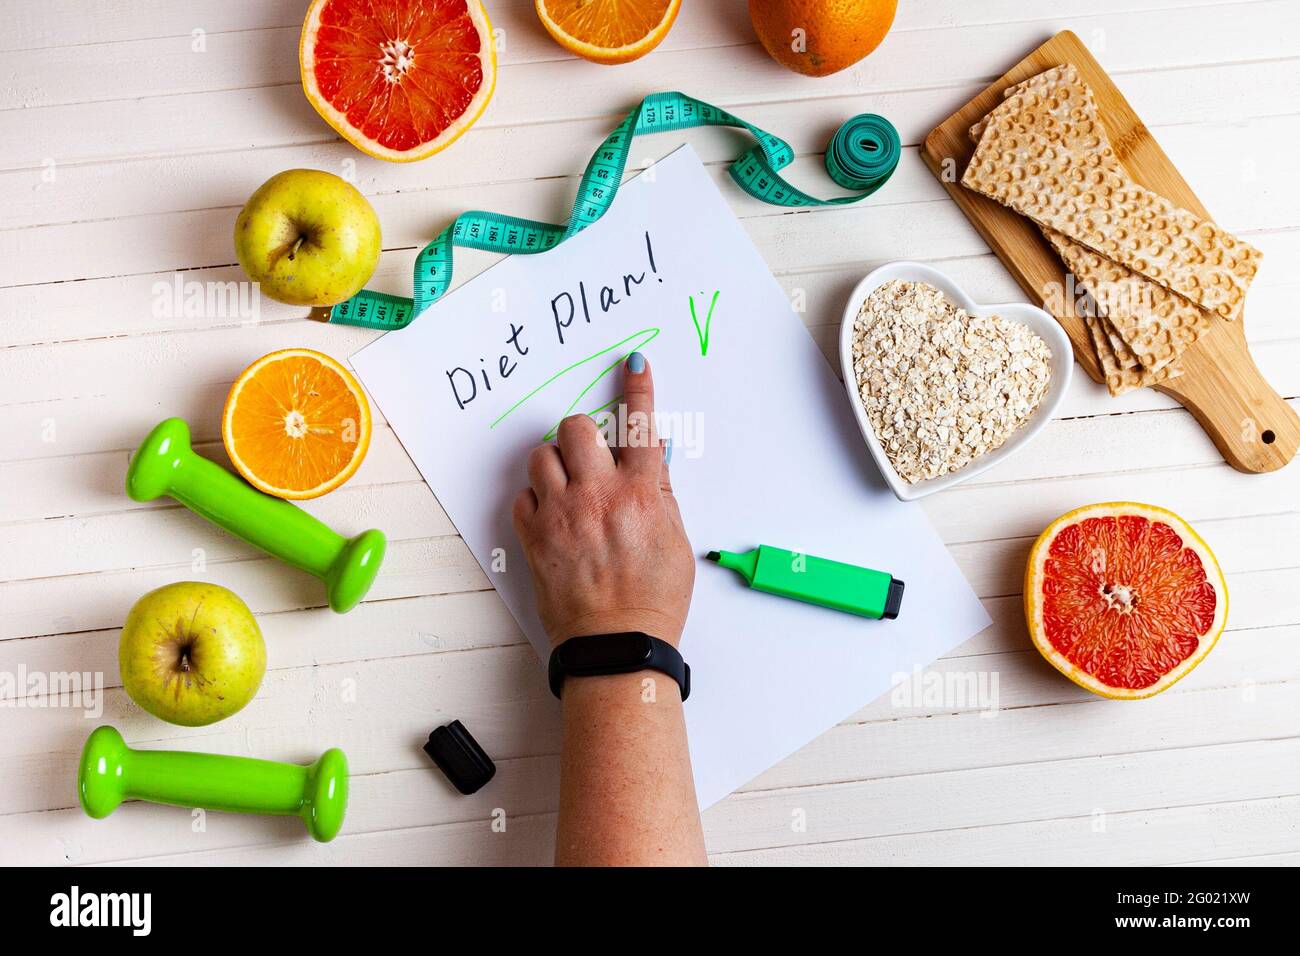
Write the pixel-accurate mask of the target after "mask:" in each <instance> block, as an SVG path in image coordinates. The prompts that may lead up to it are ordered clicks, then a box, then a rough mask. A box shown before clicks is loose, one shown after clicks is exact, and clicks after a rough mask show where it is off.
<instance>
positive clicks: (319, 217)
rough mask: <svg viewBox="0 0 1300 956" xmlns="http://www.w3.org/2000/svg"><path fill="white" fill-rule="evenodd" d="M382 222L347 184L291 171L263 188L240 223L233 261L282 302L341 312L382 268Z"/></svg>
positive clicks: (237, 222) (312, 173) (330, 176)
mask: <svg viewBox="0 0 1300 956" xmlns="http://www.w3.org/2000/svg"><path fill="white" fill-rule="evenodd" d="M379 246H380V242H379V217H378V216H376V215H375V210H374V209H373V208H371V205H370V203H369V202H367V201H366V197H365V196H363V195H361V193H359V192H357V190H356V189H355V188H354V187H353V186H352V185H351V184H350V183H348V182H347V181H346V180H343V179H340V178H339V177H338V176H335V175H334V174H333V173H325V172H321V171H320V170H319V169H288V170H285V171H284V172H282V173H276V174H275V175H274V176H272V177H271V178H270V179H268V180H267V181H266V182H264V183H262V185H261V186H260V187H258V190H257V192H255V193H253V195H252V196H251V197H249V200H248V202H247V203H245V204H244V209H243V211H242V212H240V214H239V218H238V219H236V220H235V255H236V256H238V257H239V264H240V265H241V266H243V267H244V271H245V272H247V273H248V276H249V278H250V279H252V280H253V281H254V282H257V283H259V284H260V286H261V288H262V291H263V292H265V293H266V294H267V295H269V296H270V297H271V298H272V299H275V300H276V301H277V302H287V303H288V304H289V305H314V306H329V305H337V304H338V303H340V302H342V301H344V300H345V299H350V298H352V296H353V295H355V294H356V293H357V292H359V291H361V287H362V286H363V285H365V284H366V280H367V279H369V278H370V276H371V275H372V274H374V271H375V265H376V264H377V263H378V262H379Z"/></svg>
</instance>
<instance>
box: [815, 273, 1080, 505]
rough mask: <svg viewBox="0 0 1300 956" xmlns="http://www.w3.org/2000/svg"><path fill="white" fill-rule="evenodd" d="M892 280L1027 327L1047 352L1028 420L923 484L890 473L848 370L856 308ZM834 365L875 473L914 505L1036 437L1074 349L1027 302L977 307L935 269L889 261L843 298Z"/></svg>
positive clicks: (1061, 390)
mask: <svg viewBox="0 0 1300 956" xmlns="http://www.w3.org/2000/svg"><path fill="white" fill-rule="evenodd" d="M894 279H904V280H906V281H908V282H925V283H928V284H930V285H932V286H934V287H935V288H936V289H938V290H939V291H941V292H942V293H943V294H944V295H945V296H946V297H947V299H948V301H949V302H951V303H952V304H953V305H956V306H959V307H961V308H963V309H965V310H966V311H967V312H968V313H970V314H971V315H979V316H987V315H1000V316H1002V317H1003V318H1004V319H1010V320H1012V321H1015V322H1020V323H1022V324H1023V325H1027V326H1028V327H1029V328H1031V329H1033V330H1034V331H1035V332H1037V333H1038V334H1039V335H1040V336H1041V337H1042V339H1043V341H1044V342H1046V343H1047V347H1048V348H1049V349H1050V350H1051V353H1052V358H1051V374H1052V381H1051V384H1050V385H1049V386H1048V389H1047V394H1046V395H1044V396H1043V400H1042V401H1041V402H1039V404H1038V407H1037V408H1036V409H1034V413H1033V414H1032V415H1031V416H1029V420H1028V421H1026V422H1025V423H1024V424H1023V425H1021V426H1020V427H1019V428H1017V429H1016V430H1015V431H1014V432H1013V433H1012V434H1011V436H1010V437H1008V438H1007V440H1006V441H1005V442H1003V443H1002V444H1001V445H1000V446H999V447H997V448H995V449H994V450H993V451H991V452H987V453H985V454H983V455H980V456H979V457H978V458H976V459H975V460H974V461H972V462H971V463H970V464H968V465H966V467H964V468H961V469H959V470H958V471H954V472H952V473H950V474H947V475H943V476H941V477H939V478H930V479H927V480H926V481H917V482H908V481H905V480H903V478H902V476H900V475H899V474H898V472H896V471H895V470H894V466H893V465H892V464H890V462H889V456H888V455H887V454H885V449H884V448H883V447H881V444H880V441H879V439H877V438H876V433H875V430H874V429H873V428H872V427H871V422H870V420H868V418H867V410H866V407H865V406H864V405H863V404H862V399H861V398H860V397H859V395H858V377H857V375H856V373H855V372H854V371H853V325H854V323H855V322H856V321H857V318H858V312H859V311H860V310H861V309H862V303H864V302H865V301H867V298H868V297H869V296H870V295H871V293H873V292H875V291H876V289H878V288H879V287H880V286H882V285H884V284H885V283H886V282H890V281H892V280H894ZM840 367H841V368H842V369H843V371H844V388H845V391H847V392H848V395H849V404H850V405H852V406H853V414H854V416H855V417H856V418H857V420H858V427H859V428H860V429H862V437H863V439H865V440H866V443H867V448H869V449H870V450H871V456H872V457H873V458H874V459H875V460H876V466H877V467H878V468H879V469H880V473H881V474H882V475H884V476H885V481H887V482H888V483H889V487H890V490H892V491H893V492H894V494H895V495H897V496H898V498H899V500H900V501H915V500H916V499H918V498H924V497H925V496H926V495H932V494H934V493H935V492H936V491H943V490H944V489H945V488H951V487H952V486H953V485H956V484H958V483H960V482H962V481H965V480H966V479H967V478H970V477H971V476H973V475H978V474H979V473H980V472H982V471H987V470H988V469H990V468H993V467H994V466H996V465H997V464H999V463H1000V462H1003V461H1006V460H1007V458H1009V457H1011V456H1012V455H1014V454H1015V453H1016V452H1017V451H1018V450H1020V449H1021V448H1023V447H1024V446H1025V444H1026V443H1027V442H1028V441H1029V440H1030V439H1032V438H1033V437H1034V436H1035V435H1036V434H1038V432H1039V431H1040V430H1041V429H1042V427H1043V426H1044V425H1046V424H1047V423H1048V422H1049V421H1051V419H1052V415H1053V414H1054V413H1055V412H1056V407H1057V406H1058V405H1060V404H1061V399H1062V398H1064V397H1065V390H1066V389H1067V388H1068V387H1069V385H1070V372H1071V370H1072V369H1073V367H1074V350H1073V348H1072V347H1071V345H1070V337H1069V336H1068V335H1066V334H1065V330H1064V329H1062V328H1061V325H1060V323H1059V322H1057V321H1056V319H1054V318H1052V316H1050V315H1048V314H1047V313H1046V312H1044V311H1043V310H1042V309H1040V308H1038V307H1037V306H1033V305H1030V304H1029V303H1027V302H1007V303H1003V304H1000V305H979V304H977V303H976V302H975V301H974V300H972V299H971V297H970V296H968V295H967V294H966V292H965V290H963V289H962V287H961V286H959V285H958V284H957V283H956V282H954V281H953V280H952V279H950V278H948V277H947V276H946V275H944V274H943V273H942V272H940V271H939V270H938V269H932V268H931V267H930V266H927V265H922V264H921V263H919V262H907V261H902V262H891V263H888V264H887V265H883V266H881V267H880V268H879V269H876V270H875V271H874V272H872V273H871V274H870V275H868V276H867V277H866V278H865V279H863V280H862V281H861V282H859V283H858V284H857V287H856V288H854V290H853V294H852V295H850V296H849V301H848V304H847V305H846V306H845V307H844V321H843V322H842V323H841V325H840Z"/></svg>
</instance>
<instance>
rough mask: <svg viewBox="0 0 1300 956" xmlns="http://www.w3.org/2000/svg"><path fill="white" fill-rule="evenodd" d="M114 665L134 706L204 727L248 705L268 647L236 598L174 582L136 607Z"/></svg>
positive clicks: (193, 583) (209, 586)
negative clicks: (120, 672) (119, 668)
mask: <svg viewBox="0 0 1300 956" xmlns="http://www.w3.org/2000/svg"><path fill="white" fill-rule="evenodd" d="M118 663H119V664H120V665H121V668H122V686H123V687H125V688H126V692H127V693H128V694H130V695H131V699H132V700H133V701H135V702H136V703H137V704H139V705H140V706H141V707H143V708H144V709H145V710H147V711H149V713H151V714H153V715H154V716H155V717H159V718H161V719H162V720H165V721H167V722H168V723H172V724H181V725H182V726H185V727H202V726H204V725H205V724H211V723H215V722H216V721H218V720H224V719H225V718H227V717H229V716H230V715H231V714H233V713H235V712H236V711H238V710H239V709H240V708H242V707H243V706H244V705H245V704H247V703H248V702H249V701H250V700H252V699H253V695H254V694H256V693H257V688H258V686H259V685H261V683H262V675H263V674H265V673H266V644H265V642H263V640H262V631H261V628H259V627H258V626H257V619H256V618H254V617H253V612H252V611H250V610H249V609H248V605H246V604H245V603H244V602H243V601H241V600H240V599H239V596H238V595H237V594H235V593H234V592H233V591H227V590H226V589H225V588H223V587H219V586H217V585H215V584H204V583H202V582H198V581H178V582H177V583H175V584H168V585H166V586H165V587H161V588H158V589H157V590H156V591H150V592H149V593H148V594H146V595H145V596H144V597H142V598H140V600H138V601H136V602H135V607H133V608H131V611H130V613H129V614H127V616H126V624H125V625H123V627H122V642H121V644H120V645H119V646H118Z"/></svg>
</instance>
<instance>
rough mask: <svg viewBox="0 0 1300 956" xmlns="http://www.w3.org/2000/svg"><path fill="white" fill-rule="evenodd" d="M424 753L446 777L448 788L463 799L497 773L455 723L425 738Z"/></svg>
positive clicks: (475, 743)
mask: <svg viewBox="0 0 1300 956" xmlns="http://www.w3.org/2000/svg"><path fill="white" fill-rule="evenodd" d="M424 752H425V753H427V754H428V755H429V757H430V758H431V759H432V760H433V762H434V763H436V764H437V765H438V769H439V770H441V771H442V772H443V773H444V774H446V775H447V779H448V780H450V781H451V783H452V786H454V787H455V788H456V789H457V790H459V791H460V792H461V793H463V794H465V795H467V796H468V795H469V794H471V793H476V792H477V791H478V790H480V789H482V787H483V785H484V784H486V783H487V782H488V781H489V780H491V779H492V777H493V775H495V774H496V772H497V765H496V764H494V763H493V762H492V758H491V757H489V756H488V755H487V751H485V750H484V749H483V748H482V747H480V746H479V744H478V741H477V740H475V739H474V738H473V737H472V736H471V735H470V732H469V731H468V730H466V729H465V725H464V724H462V723H461V722H460V721H459V720H453V721H452V722H451V723H449V724H448V725H447V726H445V727H439V728H437V729H436V730H435V731H434V732H433V733H431V734H429V742H428V743H427V744H425V745H424Z"/></svg>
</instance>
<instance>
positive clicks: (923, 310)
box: [853, 279, 1051, 482]
mask: <svg viewBox="0 0 1300 956" xmlns="http://www.w3.org/2000/svg"><path fill="white" fill-rule="evenodd" d="M1050 359H1051V351H1050V350H1049V349H1048V347H1047V343H1046V342H1044V341H1043V340H1042V339H1041V338H1040V337H1039V336H1038V335H1037V334H1036V333H1035V332H1034V331H1033V330H1032V329H1029V328H1028V327H1026V326H1024V325H1022V324H1021V323H1019V322H1013V321H1011V320H1009V319H1004V318H1002V317H1001V316H996V315H994V316H987V317H986V316H977V315H970V314H969V313H967V312H966V311H965V310H964V309H959V308H957V307H956V306H954V305H953V304H952V303H950V302H949V301H948V300H947V299H945V298H944V295H943V293H942V292H941V291H940V290H938V289H936V288H935V287H934V286H932V285H928V284H926V283H924V282H907V281H904V280H901V279H895V280H893V281H890V282H886V283H885V284H884V285H882V286H880V287H879V288H878V289H876V290H875V291H874V292H873V293H872V294H871V295H870V296H869V297H868V298H867V300H866V302H864V303H863V304H862V308H861V310H860V311H859V313H858V317H857V321H856V322H855V323H854V327H853V370H854V374H855V375H856V377H857V385H858V394H859V396H860V397H861V399H862V403H863V405H864V407H865V408H866V412H867V418H868V420H869V421H870V422H871V427H872V429H873V430H874V431H875V433H876V438H877V439H878V440H879V441H880V444H881V446H882V447H883V448H884V449H885V453H886V454H887V455H888V457H889V461H890V464H892V465H893V466H894V470H895V471H897V472H898V474H899V475H900V476H901V477H902V478H903V480H905V481H907V482H917V481H924V480H926V479H928V478H938V477H940V476H941V475H946V474H950V473H951V472H954V471H957V470H958V469H960V468H963V467H965V466H966V465H967V464H969V463H970V462H971V461H973V460H975V459H976V458H978V457H979V456H980V455H983V454H984V453H986V452H989V451H992V450H993V449H995V448H998V447H999V446H1000V445H1002V443H1003V442H1005V441H1006V440H1007V438H1008V437H1010V435H1011V434H1012V432H1014V431H1015V430H1016V429H1017V428H1019V427H1020V426H1021V425H1022V424H1024V422H1025V421H1026V420H1028V418H1029V417H1030V415H1032V414H1033V412H1034V409H1036V408H1037V407H1038V404H1039V402H1041V401H1042V400H1043V396H1044V395H1046V394H1047V386H1048V384H1049V382H1050V379H1051V364H1050Z"/></svg>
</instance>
